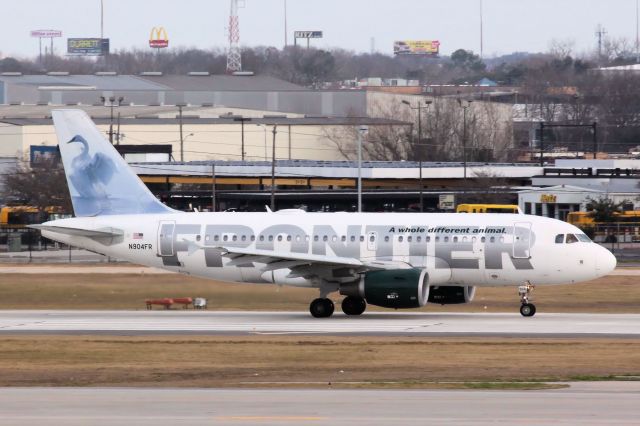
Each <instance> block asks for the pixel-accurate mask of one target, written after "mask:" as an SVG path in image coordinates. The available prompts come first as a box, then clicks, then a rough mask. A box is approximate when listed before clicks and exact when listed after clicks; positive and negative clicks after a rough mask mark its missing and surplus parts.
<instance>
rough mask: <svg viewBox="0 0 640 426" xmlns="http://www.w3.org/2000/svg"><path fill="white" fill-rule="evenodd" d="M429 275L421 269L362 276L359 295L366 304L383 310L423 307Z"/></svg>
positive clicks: (425, 300) (372, 273)
mask: <svg viewBox="0 0 640 426" xmlns="http://www.w3.org/2000/svg"><path fill="white" fill-rule="evenodd" d="M428 281H429V274H427V271H426V270H423V269H394V270H389V271H372V272H367V273H366V274H364V277H363V278H362V280H361V281H360V283H359V285H358V287H359V293H360V295H361V296H362V297H364V298H365V299H366V301H367V303H369V304H371V305H376V306H381V307H383V308H393V309H407V308H419V307H421V306H424V305H425V304H426V303H427V300H428V299H429V283H428Z"/></svg>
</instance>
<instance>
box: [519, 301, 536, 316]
mask: <svg viewBox="0 0 640 426" xmlns="http://www.w3.org/2000/svg"><path fill="white" fill-rule="evenodd" d="M520 314H521V315H522V316H523V317H532V316H534V315H535V314H536V305H534V304H533V303H523V304H522V306H520Z"/></svg>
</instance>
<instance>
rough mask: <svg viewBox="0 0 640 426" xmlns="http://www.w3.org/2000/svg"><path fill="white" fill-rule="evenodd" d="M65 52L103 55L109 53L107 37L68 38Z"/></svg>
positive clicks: (82, 54)
mask: <svg viewBox="0 0 640 426" xmlns="http://www.w3.org/2000/svg"><path fill="white" fill-rule="evenodd" d="M67 54H68V55H72V56H103V55H108V54H109V39H108V38H68V39H67Z"/></svg>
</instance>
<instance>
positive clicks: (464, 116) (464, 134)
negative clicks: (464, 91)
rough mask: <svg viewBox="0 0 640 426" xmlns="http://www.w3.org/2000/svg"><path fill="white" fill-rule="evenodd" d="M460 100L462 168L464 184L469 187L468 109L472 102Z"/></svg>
mask: <svg viewBox="0 0 640 426" xmlns="http://www.w3.org/2000/svg"><path fill="white" fill-rule="evenodd" d="M465 102H466V104H463V103H462V100H460V99H458V105H460V106H461V107H462V111H463V112H462V167H463V169H464V184H465V187H466V185H467V109H469V106H470V105H471V102H473V101H472V100H467V101H465Z"/></svg>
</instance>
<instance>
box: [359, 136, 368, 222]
mask: <svg viewBox="0 0 640 426" xmlns="http://www.w3.org/2000/svg"><path fill="white" fill-rule="evenodd" d="M367 130H369V128H368V127H367V126H360V128H359V129H358V213H362V135H364V134H365V133H366V132H367Z"/></svg>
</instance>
